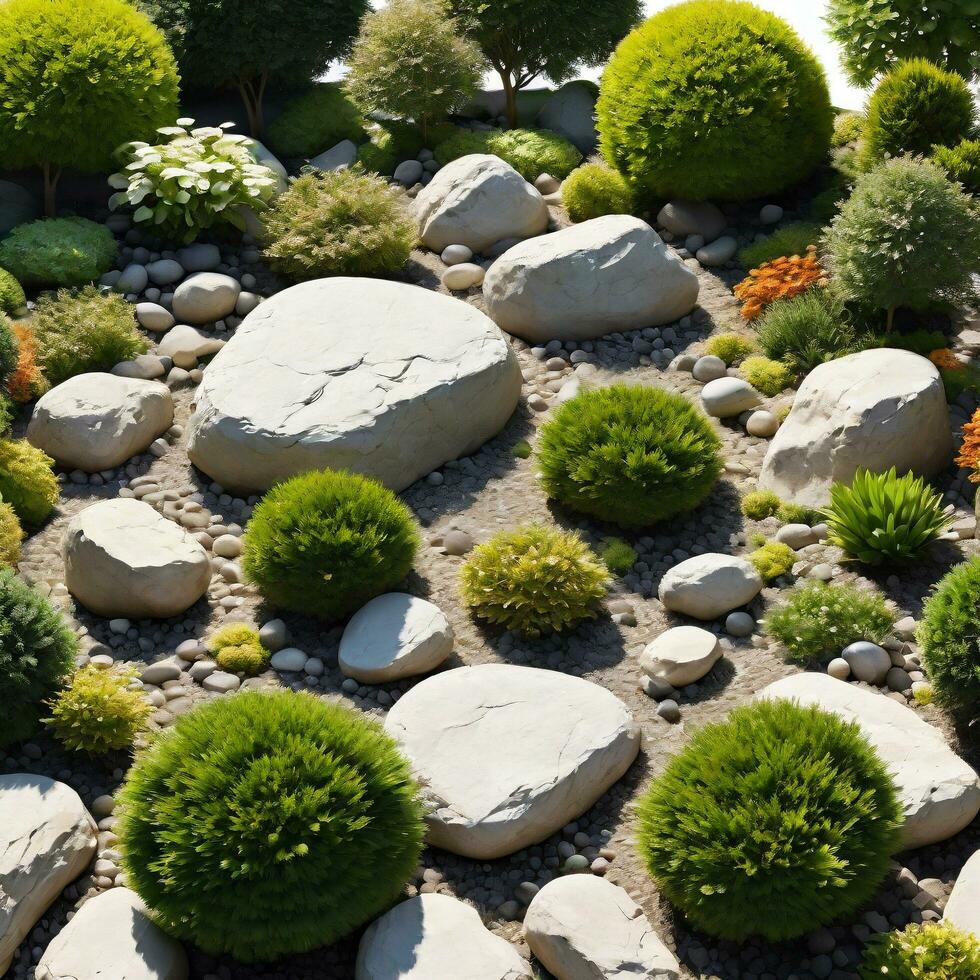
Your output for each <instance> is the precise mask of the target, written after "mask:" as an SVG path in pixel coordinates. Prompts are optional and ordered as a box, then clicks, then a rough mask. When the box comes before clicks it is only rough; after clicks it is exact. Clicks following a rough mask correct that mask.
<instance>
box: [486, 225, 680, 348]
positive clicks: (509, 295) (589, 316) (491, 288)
mask: <svg viewBox="0 0 980 980" xmlns="http://www.w3.org/2000/svg"><path fill="white" fill-rule="evenodd" d="M698 291H699V285H698V277H697V276H696V275H695V274H694V273H693V272H692V271H691V270H690V269H688V268H687V266H685V265H684V263H683V262H682V261H681V260H680V259H679V258H678V257H677V255H676V254H675V253H674V252H672V251H671V250H670V249H668V248H667V246H666V245H665V244H664V243H663V241H662V240H661V238H660V236H659V235H658V234H657V233H656V232H655V231H654V230H653V229H652V228H651V227H650V226H649V225H648V224H647V223H646V222H645V221H641V220H640V219H639V218H633V217H631V216H630V215H625V214H610V215H606V216H605V217H602V218H594V219H593V220H591V221H583V222H582V223H581V224H577V225H572V226H571V227H570V228H563V229H562V230H561V231H556V232H554V233H552V234H550V235H542V236H541V237H539V238H531V239H529V240H528V241H525V242H521V243H520V244H518V245H515V246H514V247H513V248H510V249H508V250H507V251H506V252H504V254H503V255H502V256H501V257H500V258H499V259H497V261H496V262H494V264H493V265H492V266H490V269H489V270H488V271H487V274H486V278H485V279H484V280H483V298H484V300H485V301H486V305H487V312H488V313H489V314H490V316H492V317H493V319H494V320H495V321H496V322H497V324H498V325H499V326H501V327H502V328H503V329H504V330H506V331H507V332H508V333H511V334H514V335H516V336H518V337H521V338H523V339H524V340H526V341H528V342H530V343H547V342H548V341H550V340H591V339H594V338H596V337H602V336H604V335H605V334H609V333H614V332H616V331H621V330H638V329H640V328H643V327H654V326H659V325H661V324H665V323H672V322H673V321H675V320H678V319H680V318H681V317H682V316H685V315H686V314H688V313H690V312H691V310H692V309H694V306H695V305H696V304H697V301H698Z"/></svg>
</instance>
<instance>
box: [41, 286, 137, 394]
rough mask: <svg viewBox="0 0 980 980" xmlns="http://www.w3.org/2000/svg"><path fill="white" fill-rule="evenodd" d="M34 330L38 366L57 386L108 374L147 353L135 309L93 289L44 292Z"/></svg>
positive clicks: (113, 296)
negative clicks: (82, 377)
mask: <svg viewBox="0 0 980 980" xmlns="http://www.w3.org/2000/svg"><path fill="white" fill-rule="evenodd" d="M31 331H32V333H33V334H34V339H35V340H36V341H37V362H38V364H39V365H40V367H41V370H42V371H44V375H45V377H46V378H47V379H48V381H50V382H51V384H53V385H57V384H61V382H62V381H67V380H68V378H72V377H74V376H75V375H76V374H85V373H86V372H88V371H108V370H109V369H110V368H112V367H114V366H115V365H116V364H118V363H119V362H120V361H129V360H132V359H133V358H134V357H135V356H136V355H137V354H143V353H145V352H146V350H147V349H148V345H147V343H146V339H145V338H144V337H143V335H142V334H141V333H140V331H139V328H138V327H137V324H136V318H135V317H134V316H133V308H132V306H130V305H129V303H127V302H126V301H125V300H124V299H123V298H122V296H118V295H116V294H115V293H102V292H99V290H98V289H96V287H95V286H86V287H85V288H84V289H82V290H80V291H78V292H73V291H71V290H67V289H61V290H59V291H58V292H57V293H45V294H44V295H43V296H42V297H41V298H40V299H39V300H38V301H37V305H36V306H35V308H34V315H33V316H32V317H31Z"/></svg>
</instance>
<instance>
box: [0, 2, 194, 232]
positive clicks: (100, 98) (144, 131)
mask: <svg viewBox="0 0 980 980" xmlns="http://www.w3.org/2000/svg"><path fill="white" fill-rule="evenodd" d="M177 85H178V77H177V67H176V65H175V63H174V57H173V54H172V53H171V51H170V48H169V47H168V46H167V43H166V41H165V40H164V39H163V36H162V35H161V33H160V32H159V31H158V30H157V29H156V28H155V27H154V26H153V25H152V24H151V23H150V21H149V20H148V19H147V18H146V17H145V16H144V15H143V14H141V13H140V12H139V11H138V10H136V9H134V8H133V7H132V6H131V5H130V4H128V3H125V2H124V0H85V2H84V3H79V2H77V0H7V2H6V3H0V168H3V169H8V170H19V169H21V168H23V167H40V168H41V171H42V173H43V175H44V206H45V211H46V213H47V214H48V216H49V217H53V216H54V214H55V205H56V199H55V195H56V191H57V186H58V178H59V177H60V175H61V169H62V167H68V166H70V167H73V168H75V169H76V170H82V171H85V172H87V173H97V172H99V171H105V170H110V169H111V168H112V154H113V152H114V151H115V149H116V147H117V146H119V145H120V143H124V142H125V141H126V140H133V139H141V138H142V137H144V136H149V135H150V134H151V133H152V132H153V131H154V130H155V129H156V128H157V127H158V126H164V125H166V124H167V123H170V122H173V120H174V118H175V117H176V115H177Z"/></svg>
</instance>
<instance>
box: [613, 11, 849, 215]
mask: <svg viewBox="0 0 980 980" xmlns="http://www.w3.org/2000/svg"><path fill="white" fill-rule="evenodd" d="M597 119H598V129H599V135H600V147H601V149H602V154H603V156H604V157H605V158H606V160H607V161H608V162H609V163H610V164H611V165H612V166H613V167H615V169H617V170H618V171H620V173H622V174H623V176H624V177H626V179H627V181H629V182H630V184H631V185H632V186H633V188H634V190H635V191H636V193H637V196H638V197H639V198H640V199H641V200H643V201H650V200H652V199H656V198H674V197H682V198H691V199H694V200H699V201H703V200H705V199H708V198H710V199H712V200H714V199H723V200H746V199H749V198H753V197H762V196H764V195H767V194H774V193H777V192H778V191H780V190H782V189H784V188H786V187H789V186H791V185H793V184H795V183H797V182H799V181H801V180H803V179H804V178H805V177H807V176H808V175H809V174H810V173H811V172H812V171H813V170H814V169H815V168H816V167H817V166H818V165H819V164H820V162H821V161H822V160H823V159H824V158H825V157H826V155H827V151H828V148H829V147H830V138H831V134H832V132H833V126H834V116H833V110H832V109H831V105H830V95H829V93H828V90H827V81H826V78H825V77H824V72H823V69H822V68H821V66H820V63H819V62H818V61H817V59H816V58H815V57H814V56H813V54H812V53H811V52H810V50H809V49H808V48H807V47H806V46H805V45H804V44H803V42H802V41H801V40H800V39H799V38H798V37H797V35H796V34H795V33H794V32H793V31H792V30H791V28H790V27H789V26H788V25H787V24H786V23H785V22H784V21H782V20H780V19H779V18H778V17H776V16H774V15H773V14H770V13H768V12H766V11H763V10H760V9H759V8H758V7H755V6H753V5H752V4H749V3H742V2H727V0H691V2H688V3H682V4H679V5H677V6H673V7H668V8H667V9H666V10H664V11H662V12H661V13H659V14H657V15H655V16H654V17H651V18H650V19H649V20H648V21H646V23H644V24H641V25H640V26H639V27H638V28H636V30H634V31H633V33H632V34H630V35H629V36H628V37H627V38H626V40H625V41H623V42H622V44H620V46H619V47H618V48H617V49H616V53H615V54H614V55H613V57H612V58H611V59H610V62H609V64H608V66H607V67H606V70H605V72H604V73H603V76H602V83H601V86H600V93H599V102H598V105H597Z"/></svg>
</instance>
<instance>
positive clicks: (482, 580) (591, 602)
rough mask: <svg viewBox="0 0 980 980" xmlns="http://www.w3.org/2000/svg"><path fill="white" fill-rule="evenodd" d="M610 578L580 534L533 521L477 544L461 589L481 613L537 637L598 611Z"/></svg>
mask: <svg viewBox="0 0 980 980" xmlns="http://www.w3.org/2000/svg"><path fill="white" fill-rule="evenodd" d="M608 580H609V572H608V570H607V568H606V566H605V565H604V564H603V562H602V560H601V559H600V558H599V557H598V556H597V555H595V554H594V553H593V552H592V550H591V549H590V548H589V546H588V545H587V544H586V543H585V542H584V541H583V540H582V539H581V538H580V537H579V536H578V535H577V534H574V533H570V532H563V531H555V530H552V529H551V528H547V527H539V526H531V527H526V528H521V529H519V530H517V531H502V532H501V533H499V534H496V535H494V537H492V538H491V539H490V540H489V541H487V542H486V543H485V544H481V545H478V546H477V547H476V548H474V549H473V553H472V554H471V555H470V557H469V559H468V560H467V562H466V564H465V565H463V570H462V573H461V575H460V591H461V593H462V596H463V601H464V602H465V603H466V605H467V606H469V607H470V608H471V609H472V610H473V612H474V613H475V615H477V616H479V617H480V618H481V619H485V620H487V621H488V622H490V623H498V624H500V625H502V626H505V627H506V628H507V629H510V630H514V631H515V632H517V633H523V634H524V635H526V636H532V637H534V636H540V635H541V634H542V633H555V632H560V631H561V630H565V629H570V628H571V627H572V626H575V625H576V624H577V623H579V622H580V621H581V620H583V619H586V618H590V617H594V616H595V615H596V612H597V606H598V603H599V600H600V599H602V597H603V596H604V595H605V594H606V585H607V583H608Z"/></svg>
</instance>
